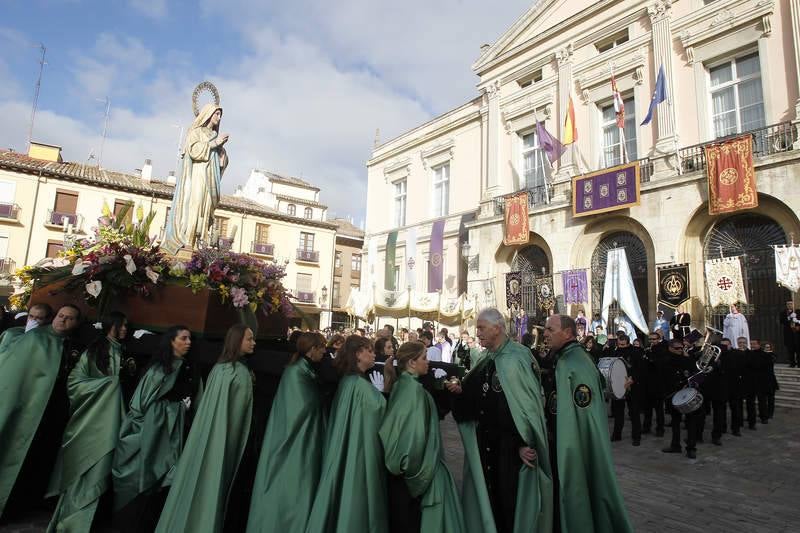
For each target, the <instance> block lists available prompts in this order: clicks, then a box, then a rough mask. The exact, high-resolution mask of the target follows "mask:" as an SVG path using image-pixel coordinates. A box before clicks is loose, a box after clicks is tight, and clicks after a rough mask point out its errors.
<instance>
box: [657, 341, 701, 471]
mask: <svg viewBox="0 0 800 533" xmlns="http://www.w3.org/2000/svg"><path fill="white" fill-rule="evenodd" d="M667 368H668V372H667V374H666V378H667V381H666V383H665V385H664V386H665V389H664V390H669V391H672V392H673V394H674V393H676V392H678V391H679V390H681V389H682V388H684V386H685V385H686V384H687V380H688V379H689V377H690V376H692V375H693V374H695V373H696V372H697V366H696V365H695V362H694V360H693V359H692V358H691V356H690V355H689V353H688V351H685V350H684V349H683V341H682V340H679V339H672V340H671V341H670V342H669V358H668V359H667ZM688 385H689V386H692V383H688ZM670 415H671V416H672V424H671V426H672V442H671V443H670V445H669V446H668V447H666V448H664V449H663V450H661V451H662V452H664V453H681V451H683V450H682V448H681V420H682V419H683V416H684V415H682V413H681V412H680V411H678V410H677V409H676V408H675V407H674V406H673V405H672V403H670ZM698 416H699V410H698V411H695V412H693V413H688V414H686V415H685V417H686V432H687V434H686V456H687V457H688V458H689V459H694V458H696V457H697V451H696V450H697V447H696V441H697V419H698Z"/></svg>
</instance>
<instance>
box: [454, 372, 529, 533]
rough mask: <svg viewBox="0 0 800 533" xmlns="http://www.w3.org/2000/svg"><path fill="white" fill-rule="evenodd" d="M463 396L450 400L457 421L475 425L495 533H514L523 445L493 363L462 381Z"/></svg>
mask: <svg viewBox="0 0 800 533" xmlns="http://www.w3.org/2000/svg"><path fill="white" fill-rule="evenodd" d="M461 387H462V394H460V395H458V396H456V397H455V398H454V401H453V417H454V418H455V419H456V421H457V422H466V421H469V420H473V421H475V422H477V428H476V433H477V437H478V450H479V451H480V456H481V465H482V466H483V475H484V478H485V479H486V488H487V490H488V492H489V501H490V503H491V506H492V514H493V515H494V517H495V523H496V525H497V532H498V533H511V532H512V531H513V530H514V512H515V510H516V500H517V481H518V478H519V470H520V468H521V467H522V460H521V459H520V458H519V449H520V448H521V447H522V446H525V445H526V444H525V442H524V440H523V439H522V437H521V436H520V435H519V433H518V432H517V428H516V426H515V425H514V419H513V418H512V415H511V409H510V408H509V406H508V401H507V400H506V395H505V393H504V392H503V389H502V387H501V386H500V379H499V377H498V376H497V372H496V369H495V364H494V360H492V359H489V360H488V361H486V364H484V365H482V367H481V368H480V369H479V370H478V371H477V373H475V371H473V373H472V374H470V376H469V377H468V378H467V379H465V380H464V381H463V383H462V385H461Z"/></svg>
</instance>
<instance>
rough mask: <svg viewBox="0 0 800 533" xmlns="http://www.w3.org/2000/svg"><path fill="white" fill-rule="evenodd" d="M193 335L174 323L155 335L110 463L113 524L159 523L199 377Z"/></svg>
mask: <svg viewBox="0 0 800 533" xmlns="http://www.w3.org/2000/svg"><path fill="white" fill-rule="evenodd" d="M191 347H192V334H191V332H190V331H189V328H187V327H186V326H173V327H171V328H170V329H168V330H167V331H166V332H165V333H164V334H163V335H162V336H161V339H160V343H159V346H158V351H157V352H156V353H155V354H154V356H153V364H152V365H150V368H148V369H147V372H145V374H144V376H142V379H141V381H139V385H138V386H137V387H136V391H135V392H134V393H133V397H132V398H131V403H130V410H129V411H128V413H127V415H126V416H125V419H124V420H123V421H122V428H121V429H120V434H119V441H118V443H117V450H116V452H115V454H114V466H113V469H112V471H111V473H112V476H113V479H114V511H115V520H114V522H115V527H116V528H117V529H119V530H121V531H124V532H134V531H141V532H150V531H153V529H155V527H156V523H158V517H159V515H160V514H161V508H162V507H163V505H164V500H166V498H167V491H168V490H169V486H170V484H171V483H172V474H173V473H174V469H175V464H176V463H177V462H178V458H179V457H180V455H181V451H182V450H183V445H184V443H185V442H186V435H187V433H188V432H189V422H190V419H191V416H190V415H191V411H190V408H191V406H192V405H196V404H197V403H198V402H197V397H198V395H199V394H200V393H201V391H202V382H201V380H200V376H199V374H198V372H197V370H196V365H194V364H193V363H192V360H191V356H190V349H191Z"/></svg>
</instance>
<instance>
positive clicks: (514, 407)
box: [458, 339, 553, 533]
mask: <svg viewBox="0 0 800 533" xmlns="http://www.w3.org/2000/svg"><path fill="white" fill-rule="evenodd" d="M491 359H494V363H495V368H496V369H497V375H498V377H499V379H500V385H501V386H502V387H503V392H504V393H505V396H506V401H507V402H508V407H509V408H510V410H511V416H512V418H513V419H514V426H516V428H517V432H519V434H520V436H521V437H522V439H523V440H524V441H525V442H526V443H527V444H528V446H529V447H531V448H533V449H534V450H536V455H537V460H536V465H537V466H536V468H535V469H534V468H530V467H528V466H526V465H524V464H523V465H522V466H521V467H520V474H519V481H518V482H517V506H516V512H515V516H514V533H532V532H540V533H544V532H548V533H549V532H550V531H552V529H553V477H552V473H551V471H550V455H549V452H548V447H547V427H546V425H545V418H544V400H543V397H542V396H543V393H542V387H541V385H540V384H539V380H538V378H537V377H536V374H535V373H534V372H533V369H532V366H531V365H532V360H533V358H532V356H531V351H530V350H529V349H528V348H525V347H524V346H522V345H521V344H517V343H516V342H513V341H512V340H510V339H508V340H506V342H505V343H504V344H503V345H502V346H501V347H500V349H499V350H497V351H496V352H491V351H487V352H486V355H485V356H484V357H482V358H481V360H480V361H479V363H478V365H477V366H475V367H473V368H472V370H471V371H470V373H469V374H467V376H466V377H465V379H469V378H470V377H471V376H473V375H478V374H479V373H480V369H481V368H483V366H484V365H486V364H488V362H489V361H490V360H491ZM458 429H459V432H460V433H461V439H462V441H463V443H464V481H463V486H462V496H461V503H462V506H463V508H464V522H465V524H466V530H465V531H468V532H470V533H494V532H496V531H497V528H496V526H495V522H494V517H493V515H492V507H491V504H490V503H489V494H488V491H487V490H486V480H485V479H484V477H483V469H482V467H481V459H480V452H479V451H478V438H477V435H476V432H475V429H476V425H475V423H474V422H467V423H463V422H462V423H460V424H459V428H458Z"/></svg>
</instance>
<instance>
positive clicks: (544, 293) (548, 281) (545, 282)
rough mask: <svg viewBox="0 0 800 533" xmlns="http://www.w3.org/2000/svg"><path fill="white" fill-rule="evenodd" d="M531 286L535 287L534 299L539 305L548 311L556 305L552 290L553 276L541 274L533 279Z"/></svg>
mask: <svg viewBox="0 0 800 533" xmlns="http://www.w3.org/2000/svg"><path fill="white" fill-rule="evenodd" d="M533 286H534V287H536V300H537V302H538V303H539V307H541V308H542V309H544V310H547V311H549V310H550V309H553V308H554V307H555V306H556V294H555V291H553V278H552V277H550V276H541V277H538V278H534V279H533Z"/></svg>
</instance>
